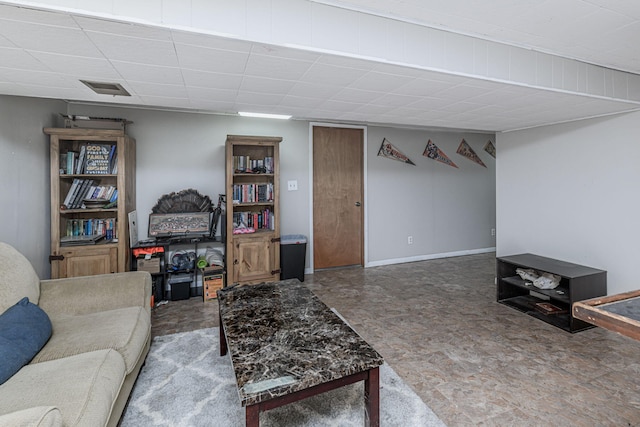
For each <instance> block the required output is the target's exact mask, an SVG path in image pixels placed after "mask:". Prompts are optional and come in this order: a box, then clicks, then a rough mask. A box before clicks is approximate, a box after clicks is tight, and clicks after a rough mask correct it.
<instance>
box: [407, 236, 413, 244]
mask: <svg viewBox="0 0 640 427" xmlns="http://www.w3.org/2000/svg"><path fill="white" fill-rule="evenodd" d="M407 244H408V245H413V236H408V237H407Z"/></svg>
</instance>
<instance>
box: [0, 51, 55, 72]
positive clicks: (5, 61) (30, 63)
mask: <svg viewBox="0 0 640 427" xmlns="http://www.w3.org/2000/svg"><path fill="white" fill-rule="evenodd" d="M8 65H10V66H11V68H15V69H17V70H21V69H22V70H36V71H50V69H49V68H47V66H45V65H44V64H43V63H42V62H41V61H39V60H38V59H36V58H35V57H34V56H33V55H31V54H29V52H27V51H26V50H24V49H18V48H14V47H6V48H5V47H0V66H8Z"/></svg>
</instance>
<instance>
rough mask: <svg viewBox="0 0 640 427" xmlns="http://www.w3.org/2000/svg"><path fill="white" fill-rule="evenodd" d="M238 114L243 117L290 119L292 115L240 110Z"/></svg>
mask: <svg viewBox="0 0 640 427" xmlns="http://www.w3.org/2000/svg"><path fill="white" fill-rule="evenodd" d="M238 115H240V116H243V117H260V118H263V119H280V120H289V119H290V118H291V116H288V115H286V114H268V113H248V112H246V111H238Z"/></svg>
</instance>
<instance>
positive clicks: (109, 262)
mask: <svg viewBox="0 0 640 427" xmlns="http://www.w3.org/2000/svg"><path fill="white" fill-rule="evenodd" d="M44 132H45V133H46V134H47V135H49V138H50V162H51V163H50V164H51V255H50V257H49V258H50V261H51V278H54V279H56V278H61V277H75V276H84V275H94V274H103V273H115V272H122V271H128V270H129V264H130V256H129V224H128V213H129V212H131V211H134V210H135V208H136V207H135V201H136V194H135V163H136V145H135V144H136V143H135V140H134V139H133V138H130V137H129V136H127V135H125V133H124V131H122V130H105V129H79V128H45V129H44ZM98 145H104V146H107V147H113V151H112V152H111V153H110V155H109V157H107V158H106V160H107V161H108V162H110V163H108V164H107V165H104V166H100V167H82V165H83V164H86V161H87V159H88V158H89V157H88V156H87V153H86V152H85V157H84V159H85V160H84V162H80V157H81V156H80V153H81V152H82V151H83V147H84V149H85V151H86V148H87V147H88V146H98ZM69 153H78V163H80V164H81V166H80V167H78V166H77V165H78V163H75V164H73V167H72V168H70V167H69V165H72V163H70V162H69V160H68V158H69V156H70V155H69ZM101 161H102V160H101ZM74 183H76V188H80V190H77V189H76V192H75V196H73V194H74V193H73V192H72V193H71V194H70V192H71V191H72V190H73V189H74V188H73V187H74ZM81 185H84V187H85V188H84V190H83V189H82V188H81V187H80V186H81ZM92 187H93V193H92V194H91V195H89V191H90V190H91V188H92ZM98 187H100V191H104V193H101V192H100V191H98V190H97V188H98ZM116 190H117V192H116ZM109 191H110V193H109ZM83 192H84V193H83ZM93 194H95V195H96V196H98V195H99V194H103V195H105V198H104V200H103V198H99V197H95V198H97V199H99V200H98V206H96V205H90V204H89V203H87V204H86V205H85V204H84V200H85V199H91V198H92V197H91V196H93ZM107 194H109V199H106V195H107ZM68 195H69V196H70V197H71V198H72V200H74V201H75V203H71V202H69V201H68V199H67V196H68ZM95 198H94V199H95ZM101 201H104V204H102V205H100V202H101ZM109 201H111V204H109ZM65 202H66V203H65ZM74 235H75V236H82V235H92V236H95V235H101V236H102V237H101V238H99V239H91V241H90V242H88V243H87V242H84V241H80V242H74V241H73V239H72V238H69V237H70V236H74ZM67 236H68V237H67ZM64 237H67V239H65V240H71V241H65V242H63V241H62V240H63V238H64ZM78 239H82V238H81V237H78ZM94 240H95V241H94Z"/></svg>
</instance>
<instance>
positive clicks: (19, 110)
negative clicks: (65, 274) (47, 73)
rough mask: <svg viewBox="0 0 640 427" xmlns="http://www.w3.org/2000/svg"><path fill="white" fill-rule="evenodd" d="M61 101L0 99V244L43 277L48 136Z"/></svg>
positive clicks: (45, 272)
mask: <svg viewBox="0 0 640 427" xmlns="http://www.w3.org/2000/svg"><path fill="white" fill-rule="evenodd" d="M65 108H66V106H65V104H64V103H63V102H60V101H52V100H41V99H34V98H19V97H12V96H0V183H1V184H2V185H1V186H0V200H1V201H2V208H1V209H0V241H3V242H6V243H9V244H11V245H12V246H14V247H15V248H16V249H18V250H19V251H20V252H22V253H23V254H24V255H25V256H26V257H27V258H29V260H30V261H31V263H32V264H33V265H34V268H35V269H36V272H37V273H38V274H39V275H40V277H49V274H50V271H49V260H48V256H49V241H50V234H49V229H50V215H49V212H50V207H49V206H50V205H49V203H50V201H49V197H50V193H49V188H50V187H49V180H50V178H49V138H48V137H47V135H45V134H44V133H43V132H42V129H43V128H45V127H49V126H52V125H53V124H55V123H56V116H57V114H58V112H64V110H65Z"/></svg>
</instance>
